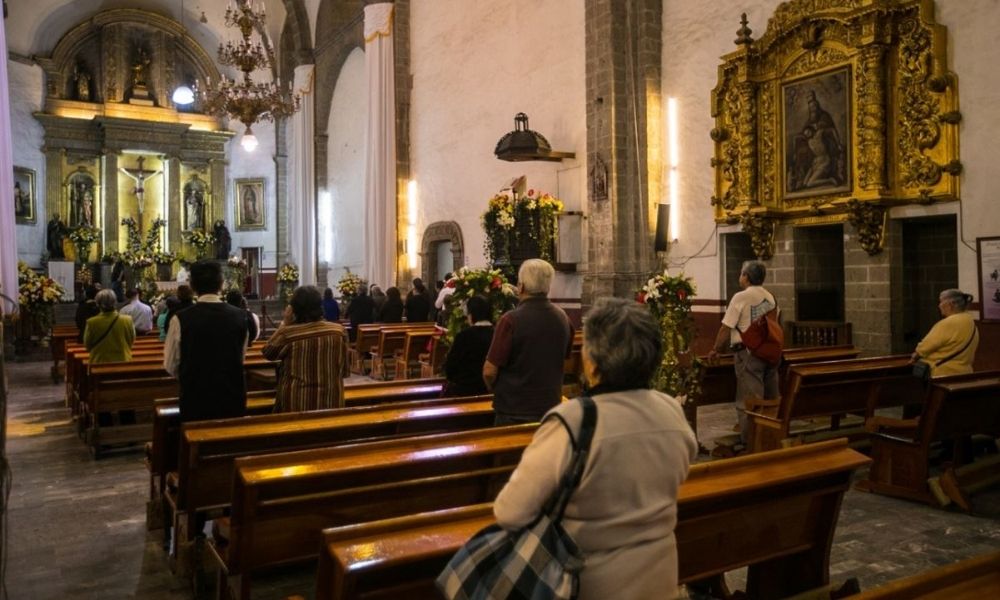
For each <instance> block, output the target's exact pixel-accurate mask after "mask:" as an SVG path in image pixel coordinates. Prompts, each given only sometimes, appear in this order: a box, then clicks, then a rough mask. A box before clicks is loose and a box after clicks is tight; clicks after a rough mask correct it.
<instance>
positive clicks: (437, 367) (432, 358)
mask: <svg viewBox="0 0 1000 600" xmlns="http://www.w3.org/2000/svg"><path fill="white" fill-rule="evenodd" d="M447 358H448V347H447V346H445V345H444V344H443V343H442V342H441V338H440V337H435V338H434V343H433V344H431V351H430V353H429V354H422V355H420V377H421V378H423V379H426V378H428V377H441V376H442V375H443V374H444V361H445V359H447Z"/></svg>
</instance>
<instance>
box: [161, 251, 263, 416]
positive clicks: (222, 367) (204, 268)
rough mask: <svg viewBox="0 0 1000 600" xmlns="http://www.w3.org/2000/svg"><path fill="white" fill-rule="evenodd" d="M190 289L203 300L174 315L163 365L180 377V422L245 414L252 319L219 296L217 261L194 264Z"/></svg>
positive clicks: (220, 273)
mask: <svg viewBox="0 0 1000 600" xmlns="http://www.w3.org/2000/svg"><path fill="white" fill-rule="evenodd" d="M191 287H193V288H194V292H195V294H197V296H198V302H197V304H195V305H194V306H191V307H188V308H185V309H183V310H181V311H180V312H178V313H176V314H175V315H174V316H173V317H171V321H170V327H169V328H168V332H167V341H166V345H165V347H164V356H163V367H164V368H165V369H166V370H167V372H168V373H170V374H171V375H173V376H174V377H176V378H177V379H179V380H180V388H181V394H180V409H181V421H200V420H204V419H226V418H229V417H239V416H243V414H244V413H245V412H246V381H245V379H244V374H243V356H244V353H245V352H246V347H247V342H248V337H249V331H250V327H249V322H250V317H249V316H247V313H246V311H245V310H242V309H239V308H236V307H235V306H230V305H229V304H226V303H225V302H223V301H222V298H221V297H219V290H221V289H222V267H221V266H220V265H219V264H218V263H216V262H209V261H200V262H197V263H195V264H194V265H192V267H191Z"/></svg>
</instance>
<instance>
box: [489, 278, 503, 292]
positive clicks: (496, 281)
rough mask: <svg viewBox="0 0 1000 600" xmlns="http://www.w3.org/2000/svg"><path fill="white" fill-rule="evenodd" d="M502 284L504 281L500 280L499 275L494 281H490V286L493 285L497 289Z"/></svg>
mask: <svg viewBox="0 0 1000 600" xmlns="http://www.w3.org/2000/svg"><path fill="white" fill-rule="evenodd" d="M501 285H502V282H501V281H500V278H499V277H494V278H493V281H492V282H491V283H490V287H492V288H493V289H497V288H498V287H500V286H501Z"/></svg>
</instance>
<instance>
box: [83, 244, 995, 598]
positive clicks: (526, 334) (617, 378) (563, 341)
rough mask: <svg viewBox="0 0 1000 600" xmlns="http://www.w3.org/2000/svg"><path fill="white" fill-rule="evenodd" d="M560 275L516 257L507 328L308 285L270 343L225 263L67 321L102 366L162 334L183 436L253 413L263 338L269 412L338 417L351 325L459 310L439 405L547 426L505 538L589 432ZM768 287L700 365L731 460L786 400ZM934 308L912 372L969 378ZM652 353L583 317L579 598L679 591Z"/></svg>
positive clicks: (947, 325) (959, 322) (646, 317)
mask: <svg viewBox="0 0 1000 600" xmlns="http://www.w3.org/2000/svg"><path fill="white" fill-rule="evenodd" d="M554 274H555V272H554V269H553V267H552V266H551V265H550V264H549V263H547V262H546V261H543V260H539V259H531V260H527V261H525V262H524V263H523V264H522V265H521V267H520V269H519V272H518V276H517V287H516V290H517V300H518V302H517V304H516V307H515V308H514V309H512V310H510V311H508V312H506V313H504V314H502V315H495V314H494V313H493V307H492V306H491V305H490V303H489V301H488V300H487V298H486V297H484V296H480V295H475V296H472V297H471V298H468V299H467V300H466V301H464V302H462V303H460V304H458V303H455V302H453V299H452V296H453V294H454V286H449V285H446V281H441V282H438V285H437V286H436V291H435V293H432V292H430V291H429V290H428V289H427V287H426V286H425V285H424V283H423V282H422V281H421V280H419V279H415V280H413V282H412V288H411V289H410V290H409V291H408V292H407V294H406V295H405V298H404V296H403V294H402V292H401V291H400V289H399V288H398V287H395V286H393V287H389V288H387V289H386V290H385V292H384V293H383V292H382V290H381V289H380V288H379V287H378V286H377V285H372V286H370V287H362V288H361V289H360V290H359V293H358V295H357V296H356V297H354V298H351V299H349V301H348V302H346V303H345V305H344V306H343V307H342V306H341V303H340V302H338V300H337V299H336V298H335V297H334V294H333V291H332V290H331V289H329V288H327V289H325V290H323V291H320V290H319V289H318V288H316V287H314V286H301V287H298V288H296V289H295V290H294V292H293V294H292V295H291V297H290V299H289V302H288V304H287V306H286V307H285V309H284V313H283V315H282V319H281V321H280V323H279V324H278V326H277V328H276V329H275V330H274V331H273V333H270V335H262V327H261V319H260V317H259V316H258V315H257V314H255V313H254V312H252V311H250V310H249V308H248V305H247V301H246V299H245V298H244V297H243V295H242V294H241V293H240V292H238V291H230V292H228V293H226V294H225V295H223V292H222V289H223V275H222V270H221V266H220V265H219V264H218V263H216V262H212V261H205V262H199V263H195V264H193V265H191V268H190V284H189V285H181V286H179V287H178V288H177V291H176V294H174V295H171V296H169V297H166V298H164V299H162V300H161V301H160V302H158V303H157V305H156V307H155V310H154V309H153V308H151V307H150V306H149V305H147V304H145V303H144V301H143V300H144V299H143V298H142V295H141V293H140V292H139V291H138V290H134V289H129V290H126V291H125V294H124V296H125V299H126V303H125V304H124V305H119V303H118V298H117V297H116V294H115V292H114V291H112V290H98V289H97V287H90V288H88V289H87V290H86V292H85V297H84V300H83V301H82V302H81V303H80V304H79V306H78V309H77V314H76V322H77V324H78V327H79V329H80V332H81V340H80V341H82V343H83V344H84V345H85V346H86V348H87V349H88V350H89V351H90V357H91V362H92V363H95V364H96V363H105V362H127V361H129V360H130V359H131V349H132V345H133V343H134V341H135V339H136V337H137V336H143V335H159V336H160V339H161V340H163V341H164V344H165V345H164V359H163V365H164V368H165V369H166V370H167V372H168V373H170V374H171V375H173V376H174V377H176V378H177V381H178V383H179V389H180V397H179V405H180V417H181V420H182V421H185V422H187V421H198V420H205V419H220V418H231V417H239V416H243V415H245V414H247V408H246V407H247V384H246V375H245V372H244V369H243V362H244V359H245V357H246V355H247V351H248V348H249V347H250V346H251V345H252V344H253V342H254V341H256V340H258V339H262V340H264V341H263V344H264V345H263V346H262V347H261V348H260V353H261V355H262V356H263V357H264V358H266V359H268V360H271V361H274V362H275V363H277V365H278V366H277V376H276V383H275V394H276V397H275V402H274V411H275V412H302V411H313V410H325V409H333V408H341V407H343V406H344V394H345V392H344V380H345V379H346V378H348V377H350V376H351V371H350V368H349V349H350V347H351V343H352V342H353V341H354V340H355V339H356V338H357V332H358V328H359V326H361V325H365V324H368V323H386V324H394V323H401V322H407V323H425V322H426V323H428V324H431V323H433V322H434V321H437V322H438V323H440V322H441V319H442V317H444V318H445V321H446V320H447V318H446V317H447V315H448V314H450V312H451V311H461V314H463V315H464V316H465V320H464V323H465V328H464V329H462V330H461V331H460V332H459V333H458V334H457V335H456V336H455V338H454V340H453V341H452V342H451V344H450V347H449V349H448V353H447V356H446V358H445V359H444V361H443V365H442V370H443V375H444V378H445V379H446V383H445V385H444V391H443V395H444V396H447V397H458V396H477V395H483V394H491V395H492V403H493V409H494V423H495V425H497V426H505V425H516V424H522V423H541V425H540V427H539V428H538V429H537V431H536V433H535V434H534V437H533V439H532V441H531V443H530V445H529V446H528V447H527V449H526V450H525V451H524V454H523V455H522V457H521V460H520V463H519V464H518V466H517V467H516V469H515V470H514V472H513V474H512V475H511V477H510V479H509V481H508V482H507V484H506V485H505V486H504V487H503V489H502V491H501V492H500V494H499V496H497V498H496V501H495V504H494V513H495V516H496V519H497V522H498V523H499V524H500V525H501V526H502V527H504V528H506V529H509V530H512V531H514V530H519V529H521V528H524V527H526V526H528V525H529V524H531V523H533V522H535V521H536V520H537V519H538V517H539V516H540V515H541V514H542V513H543V512H544V511H545V510H546V506H547V505H548V503H549V501H550V500H551V498H552V496H553V494H554V493H555V492H556V491H557V489H558V487H559V485H560V482H561V481H562V478H563V476H564V474H565V473H566V471H567V469H568V468H569V466H570V464H571V462H572V460H573V457H574V451H575V449H576V447H577V441H578V439H579V436H580V435H581V427H582V419H583V408H582V404H581V403H580V402H578V401H571V400H568V399H567V398H565V397H564V396H563V389H564V388H563V386H564V383H565V380H564V361H565V360H566V358H567V357H569V356H570V353H571V351H572V347H573V339H574V332H575V329H574V326H573V324H572V323H571V320H570V318H569V317H568V316H567V314H566V313H565V312H564V311H563V310H562V309H561V308H559V307H558V306H557V305H555V304H554V303H553V302H552V301H551V300H550V299H549V292H550V289H551V285H552V280H553V278H554ZM450 275H451V274H449V278H450ZM766 275H767V271H766V268H765V266H764V264H763V263H761V262H759V261H748V262H746V263H744V264H743V266H742V268H741V270H740V273H739V285H740V288H741V291H739V292H738V293H736V294H735V295H734V296H733V298H732V299H731V301H730V303H729V305H728V307H727V309H726V311H725V314H724V316H723V318H722V323H721V326H720V328H719V331H718V334H717V336H716V338H715V342H714V345H713V349H712V351H711V352H710V353H709V356H708V359H709V361H710V362H711V361H714V360H716V359H717V357H718V356H719V355H720V354H723V353H726V354H732V355H733V359H734V367H735V375H736V395H735V398H734V399H733V400H734V406H735V417H736V421H737V423H738V425H737V427H736V429H737V430H738V431H739V433H740V436H741V440H740V441H741V444H740V446H741V448H740V450H741V451H742V450H743V449H745V446H746V444H747V439H746V431H747V415H746V412H745V402H746V401H747V399H751V398H774V397H777V396H778V370H777V365H775V364H772V363H771V362H769V361H767V360H765V359H763V358H761V357H760V356H758V355H757V354H756V352H755V351H754V349H753V348H751V347H749V346H748V345H747V344H746V343H744V338H743V335H744V334H745V332H747V330H748V329H749V328H751V327H752V325H753V324H754V323H755V322H757V321H759V320H761V319H763V318H765V317H766V316H767V315H769V314H772V313H773V315H778V314H779V313H778V311H779V307H778V305H777V302H776V300H775V297H774V295H773V294H772V293H771V292H769V291H768V290H767V289H766V288H765V287H764V282H765V279H766ZM939 300H940V303H939V307H938V308H939V310H940V313H941V316H942V319H941V320H940V321H939V322H938V323H937V324H936V325H935V326H934V327H933V329H932V330H931V331H930V332H929V333H928V334H927V335H926V337H925V338H924V339H923V340H922V341H921V342H920V343H919V344H918V345H917V347H916V349H915V351H914V352H913V355H912V360H913V361H914V362H915V363H916V362H917V361H926V362H927V363H928V364H929V365H930V369H931V375H932V376H942V375H953V374H960V373H970V372H972V362H973V359H974V357H975V354H976V350H977V346H978V331H977V328H976V324H975V321H974V320H973V319H972V317H971V316H970V314H969V313H968V312H967V308H968V305H969V303H970V302H971V297H970V296H969V295H968V294H965V293H964V292H961V291H960V290H955V289H949V290H944V291H942V292H941V294H940V298H939ZM497 317H499V318H497ZM439 330H443V329H440V328H439ZM662 352H663V348H662V335H661V331H660V327H659V325H658V323H657V322H656V321H655V319H654V318H653V317H652V316H651V315H650V313H649V311H648V310H647V309H646V308H645V307H643V306H642V305H641V304H638V303H636V302H634V301H628V300H623V299H613V298H606V299H600V300H598V301H597V302H596V303H595V305H594V306H593V308H592V309H591V310H590V311H589V312H588V313H587V315H585V317H584V324H583V346H582V351H581V361H582V378H581V379H582V380H581V382H580V383H581V385H582V389H583V395H584V396H587V397H589V398H591V399H592V400H593V402H594V404H595V406H596V410H597V415H598V417H597V421H596V427H595V429H594V434H593V438H592V441H591V449H590V454H589V456H590V458H589V462H587V464H586V469H585V471H584V476H583V479H582V481H581V482H580V484H579V485H578V487H577V488H576V490H575V491H574V492H573V494H572V496H570V498H569V500H568V503H567V505H566V507H565V512H564V514H563V519H562V524H563V527H564V528H565V530H566V531H567V532H568V533H569V534H570V535H571V537H572V538H573V540H574V541H575V542H576V544H577V545H578V547H579V550H580V552H581V554H582V556H583V557H584V560H585V568H584V569H583V571H582V572H581V575H580V577H581V579H580V581H581V584H580V595H579V597H580V598H582V599H588V598H609V597H628V598H646V597H656V596H657V594H658V593H659V591H662V590H665V589H676V588H677V584H678V582H677V545H676V542H675V539H674V526H675V524H676V522H677V498H678V489H679V487H680V485H681V483H682V482H683V481H684V479H685V477H686V476H687V473H688V468H689V466H690V465H691V464H692V462H693V461H694V460H695V458H696V456H697V453H698V443H697V440H696V437H695V434H694V433H693V432H692V429H691V427H690V426H689V425H688V422H687V420H686V419H685V416H684V412H683V410H682V407H681V404H680V403H679V402H678V401H677V400H676V399H675V398H673V397H671V396H669V395H666V394H664V393H661V392H659V391H656V390H654V389H652V388H651V383H650V382H651V380H652V378H653V375H654V373H655V371H656V369H657V367H658V366H659V364H660V360H661V356H662ZM622 490H627V492H623V491H622ZM612 499H613V500H612Z"/></svg>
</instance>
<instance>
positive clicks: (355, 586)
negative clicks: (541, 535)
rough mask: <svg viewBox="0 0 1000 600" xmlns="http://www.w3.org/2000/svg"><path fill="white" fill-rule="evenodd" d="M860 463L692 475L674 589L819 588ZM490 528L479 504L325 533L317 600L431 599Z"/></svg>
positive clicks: (758, 458) (699, 470)
mask: <svg viewBox="0 0 1000 600" xmlns="http://www.w3.org/2000/svg"><path fill="white" fill-rule="evenodd" d="M867 462H869V460H868V459H867V458H865V457H864V456H862V455H860V454H858V453H857V452H855V451H853V450H851V449H850V448H848V447H847V444H846V440H843V439H841V440H833V441H829V442H824V443H822V444H814V445H810V446H800V447H797V448H791V449H786V450H776V451H773V452H767V453H762V454H757V455H749V456H745V457H740V458H735V459H729V460H720V461H714V462H710V463H701V464H697V465H694V466H692V467H691V471H690V473H689V475H688V479H687V481H685V482H684V483H683V484H682V485H681V488H680V493H679V495H678V499H677V517H678V522H677V527H676V530H675V534H676V536H677V547H678V555H679V564H678V568H679V578H680V581H681V582H682V583H690V582H695V581H701V580H705V579H708V578H718V577H719V576H721V575H722V574H723V573H725V572H726V571H730V570H733V569H738V568H740V567H743V566H749V571H748V575H747V589H746V594H747V597H750V598H763V599H767V598H784V597H787V596H790V595H793V594H796V593H799V592H803V591H807V590H811V589H814V588H817V587H820V586H822V585H825V584H826V583H827V581H828V577H829V575H828V574H829V554H830V546H831V544H832V541H833V533H834V529H835V527H836V522H837V517H838V514H839V511H840V501H841V498H842V497H843V494H844V492H845V491H846V490H847V487H848V485H849V484H850V480H851V474H852V473H853V472H854V470H855V469H857V468H858V467H860V466H863V465H864V464H866V463H867ZM493 522H494V519H493V509H492V506H491V505H490V504H480V505H474V506H466V507H460V508H455V509H449V510H443V511H437V512H430V513H423V514H416V515H410V516H404V517H397V518H393V519H386V520H381V521H375V522H367V523H365V522H360V523H358V524H352V525H347V526H343V527H338V528H331V529H326V530H324V531H323V542H322V545H321V552H320V563H319V568H318V573H317V586H316V598H317V600H335V599H336V600H346V599H354V598H408V599H409V600H421V599H425V598H426V599H430V598H437V597H438V596H437V595H436V592H435V591H434V588H433V581H434V578H435V577H437V575H438V573H440V572H441V570H442V569H443V568H444V565H445V563H446V562H447V561H448V560H449V559H450V558H451V557H452V555H454V553H455V552H456V551H457V550H458V548H459V547H460V546H461V545H462V544H464V543H465V541H466V540H467V539H468V538H469V536H471V535H472V534H473V533H475V532H476V531H478V530H480V529H482V528H483V527H485V526H487V525H490V524H492V523H493ZM776 532H780V535H776ZM665 592H666V590H665Z"/></svg>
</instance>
